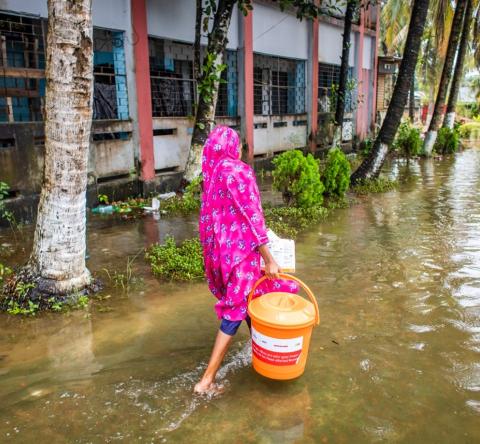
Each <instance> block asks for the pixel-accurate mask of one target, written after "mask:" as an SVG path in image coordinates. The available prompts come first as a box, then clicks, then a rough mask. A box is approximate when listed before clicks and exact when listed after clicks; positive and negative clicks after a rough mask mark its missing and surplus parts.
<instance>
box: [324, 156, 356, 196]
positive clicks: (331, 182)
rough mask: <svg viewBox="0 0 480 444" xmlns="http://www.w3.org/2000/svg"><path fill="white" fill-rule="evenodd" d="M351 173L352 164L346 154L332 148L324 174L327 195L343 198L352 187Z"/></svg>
mask: <svg viewBox="0 0 480 444" xmlns="http://www.w3.org/2000/svg"><path fill="white" fill-rule="evenodd" d="M350 173H351V170H350V162H349V161H348V159H347V157H346V156H345V154H344V153H343V152H342V150H340V149H339V148H332V149H331V150H330V151H329V152H328V156H327V162H326V164H325V168H324V170H323V174H322V181H323V183H324V185H325V193H326V194H328V195H329V196H338V197H343V196H344V195H345V193H346V191H347V190H348V187H349V186H350Z"/></svg>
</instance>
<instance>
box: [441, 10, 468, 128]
mask: <svg viewBox="0 0 480 444" xmlns="http://www.w3.org/2000/svg"><path fill="white" fill-rule="evenodd" d="M472 13H473V0H467V9H466V10H465V17H464V20H463V29H462V36H461V39H460V47H459V48H458V54H457V61H456V63H455V70H454V72H453V78H452V86H451V87H450V95H449V96H448V103H447V111H446V113H445V118H444V120H443V126H444V127H446V128H450V129H453V125H454V123H455V107H456V105H457V98H458V92H459V90H460V83H461V81H462V77H463V67H464V65H465V56H466V54H467V47H468V40H469V37H470V25H471V23H472Z"/></svg>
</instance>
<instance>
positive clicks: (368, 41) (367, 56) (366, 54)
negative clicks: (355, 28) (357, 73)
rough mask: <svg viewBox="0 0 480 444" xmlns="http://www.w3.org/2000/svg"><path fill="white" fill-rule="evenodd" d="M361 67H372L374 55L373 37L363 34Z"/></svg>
mask: <svg viewBox="0 0 480 444" xmlns="http://www.w3.org/2000/svg"><path fill="white" fill-rule="evenodd" d="M363 42H364V43H363V65H362V67H363V69H373V57H374V55H375V39H374V38H373V37H370V36H367V35H366V36H365V38H364V41H363Z"/></svg>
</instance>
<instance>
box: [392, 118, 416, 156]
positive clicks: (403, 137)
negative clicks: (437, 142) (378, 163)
mask: <svg viewBox="0 0 480 444" xmlns="http://www.w3.org/2000/svg"><path fill="white" fill-rule="evenodd" d="M422 146H423V143H422V138H421V136H420V130H419V129H417V128H415V127H414V126H413V125H412V124H411V123H410V122H408V121H405V122H402V123H401V124H400V126H399V127H398V131H397V135H396V138H395V141H394V143H393V149H394V150H396V151H398V153H399V154H400V155H401V156H403V157H406V158H407V159H409V158H410V157H412V156H418V155H419V154H420V152H421V150H422Z"/></svg>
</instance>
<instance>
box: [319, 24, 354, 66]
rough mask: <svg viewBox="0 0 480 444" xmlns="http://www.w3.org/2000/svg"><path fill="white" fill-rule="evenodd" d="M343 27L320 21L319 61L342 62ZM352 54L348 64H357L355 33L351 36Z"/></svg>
mask: <svg viewBox="0 0 480 444" xmlns="http://www.w3.org/2000/svg"><path fill="white" fill-rule="evenodd" d="M342 33H343V29H342V28H339V27H338V26H335V25H330V24H329V23H324V22H320V23H319V29H318V61H319V62H322V63H333V64H335V65H340V64H341V63H342V60H341V57H342V41H343V36H342ZM350 42H351V45H350V54H349V58H348V64H349V65H350V66H354V65H355V34H354V33H353V32H352V33H351V36H350Z"/></svg>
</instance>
